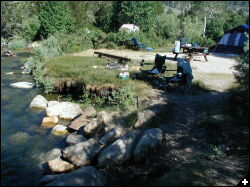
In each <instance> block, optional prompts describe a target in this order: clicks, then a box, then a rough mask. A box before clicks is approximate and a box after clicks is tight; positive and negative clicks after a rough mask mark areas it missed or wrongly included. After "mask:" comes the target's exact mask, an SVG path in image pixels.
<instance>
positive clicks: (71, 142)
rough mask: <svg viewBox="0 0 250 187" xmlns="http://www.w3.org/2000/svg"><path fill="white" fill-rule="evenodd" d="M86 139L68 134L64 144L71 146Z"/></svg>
mask: <svg viewBox="0 0 250 187" xmlns="http://www.w3.org/2000/svg"><path fill="white" fill-rule="evenodd" d="M86 140H87V139H86V138H84V137H83V136H82V135H79V134H69V135H68V137H67V138H66V143H67V144H68V145H69V146H71V145H75V144H78V143H81V142H84V141H86Z"/></svg>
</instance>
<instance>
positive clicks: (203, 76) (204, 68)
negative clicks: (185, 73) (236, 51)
mask: <svg viewBox="0 0 250 187" xmlns="http://www.w3.org/2000/svg"><path fill="white" fill-rule="evenodd" d="M94 51H95V50H87V51H85V52H81V53H75V54H73V55H75V56H92V55H94ZM97 51H100V52H105V53H109V54H114V55H118V56H123V57H128V58H131V59H133V60H135V61H138V62H141V60H142V59H144V60H145V61H152V62H153V61H154V58H155V54H156V52H143V51H131V50H108V49H98V50H97ZM159 54H160V55H166V56H167V60H166V61H167V62H168V63H174V64H176V61H174V60H173V58H174V55H173V54H172V53H168V52H167V53H162V52H161V53H159ZM180 57H182V56H181V55H180ZM234 64H235V59H234V56H232V55H222V54H210V55H209V56H208V62H206V61H205V59H204V57H195V61H193V62H192V63H191V66H192V70H193V75H194V77H195V79H194V80H201V81H202V82H204V84H206V85H208V86H209V87H210V88H212V89H213V91H212V92H208V93H204V92H201V93H199V94H195V95H192V94H182V93H178V92H177V93H176V92H175V93H171V92H166V91H163V90H153V92H154V93H153V95H154V99H159V100H164V99H165V100H166V101H167V103H168V104H169V105H171V108H170V111H167V112H168V116H169V115H170V116H171V118H168V119H167V120H166V121H165V122H163V123H161V124H160V126H159V128H160V129H161V130H162V131H163V132H164V143H163V145H162V147H161V149H160V151H159V155H160V157H161V158H162V159H163V160H167V161H168V162H171V163H172V167H173V169H171V170H170V171H167V172H165V173H164V174H163V173H162V174H161V175H162V176H161V177H159V178H158V179H155V180H154V181H151V182H152V184H153V185H163V186H165V185H223V186H226V185H236V184H237V183H239V182H240V180H241V179H242V178H243V177H244V175H245V174H246V173H247V172H246V171H245V169H246V165H248V159H246V158H245V159H242V158H240V157H226V158H224V159H223V160H219V161H213V160H212V161H203V162H199V163H198V164H195V165H192V164H193V163H192V162H191V160H192V158H193V157H194V156H195V155H197V154H199V153H202V152H203V151H204V150H205V149H207V144H206V142H205V139H204V130H202V129H197V128H196V127H195V124H197V123H198V122H199V121H200V120H201V119H202V118H203V117H204V116H207V115H209V116H211V115H217V114H220V113H221V111H222V110H223V103H224V102H225V100H226V99H227V96H228V94H227V92H226V89H228V88H229V87H230V86H232V85H233V84H234V81H235V80H234V77H233V69H232V66H233V65H234ZM149 102H150V100H149ZM162 164H163V163H162ZM186 164H189V165H186ZM177 166H178V167H177ZM194 166H197V169H195V167H194ZM202 168H203V169H202ZM247 168H248V167H247ZM191 180H192V181H191ZM125 183H126V181H125Z"/></svg>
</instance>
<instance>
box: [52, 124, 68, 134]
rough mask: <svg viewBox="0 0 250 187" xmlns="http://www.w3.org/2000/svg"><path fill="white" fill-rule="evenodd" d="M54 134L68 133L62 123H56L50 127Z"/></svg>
mask: <svg viewBox="0 0 250 187" xmlns="http://www.w3.org/2000/svg"><path fill="white" fill-rule="evenodd" d="M52 133H53V134H54V135H65V134H67V133H68V130H67V127H65V126H64V125H56V126H54V127H53V129H52Z"/></svg>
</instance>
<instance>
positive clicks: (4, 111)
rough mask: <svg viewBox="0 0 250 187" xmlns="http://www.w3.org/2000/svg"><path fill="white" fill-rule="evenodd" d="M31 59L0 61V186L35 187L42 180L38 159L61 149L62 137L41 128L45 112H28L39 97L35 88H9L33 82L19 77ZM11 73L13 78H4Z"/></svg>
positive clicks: (24, 53) (18, 54) (22, 56)
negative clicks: (17, 83)
mask: <svg viewBox="0 0 250 187" xmlns="http://www.w3.org/2000/svg"><path fill="white" fill-rule="evenodd" d="M30 55H31V53H30V52H27V51H19V52H16V56H14V57H1V185H2V186H21V185H22V186H37V185H38V181H39V179H40V178H41V177H42V176H43V170H42V169H41V168H40V167H39V166H38V165H39V157H40V155H41V154H42V153H45V152H47V151H49V150H51V149H53V148H63V147H64V146H65V137H60V136H59V137H58V136H55V135H53V134H52V133H51V129H45V128H41V127H40V125H41V122H42V119H43V117H45V115H46V114H45V111H37V110H32V109H30V108H29V105H30V103H31V101H32V99H33V98H34V97H35V96H36V95H38V94H40V95H43V96H44V97H45V98H46V99H48V100H51V98H52V97H57V96H55V95H54V96H51V95H44V94H42V93H40V91H39V90H38V89H36V88H32V89H19V88H12V87H10V84H11V83H15V82H21V81H25V82H33V78H32V76H30V75H22V74H21V72H22V70H21V69H20V68H21V66H23V64H24V63H25V62H26V61H27V58H28V57H29V56H30ZM7 72H13V74H6V73H7Z"/></svg>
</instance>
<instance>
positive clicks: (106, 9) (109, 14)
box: [95, 2, 114, 32]
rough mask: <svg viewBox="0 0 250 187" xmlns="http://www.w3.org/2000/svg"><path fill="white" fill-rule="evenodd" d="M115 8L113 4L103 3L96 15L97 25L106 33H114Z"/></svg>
mask: <svg viewBox="0 0 250 187" xmlns="http://www.w3.org/2000/svg"><path fill="white" fill-rule="evenodd" d="M113 11H114V8H113V4H112V2H102V4H99V8H98V10H97V11H96V13H95V17H96V22H95V25H96V26H97V27H99V28H101V29H102V30H103V31H105V32H110V31H114V28H112V21H113V19H114V12H113Z"/></svg>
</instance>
